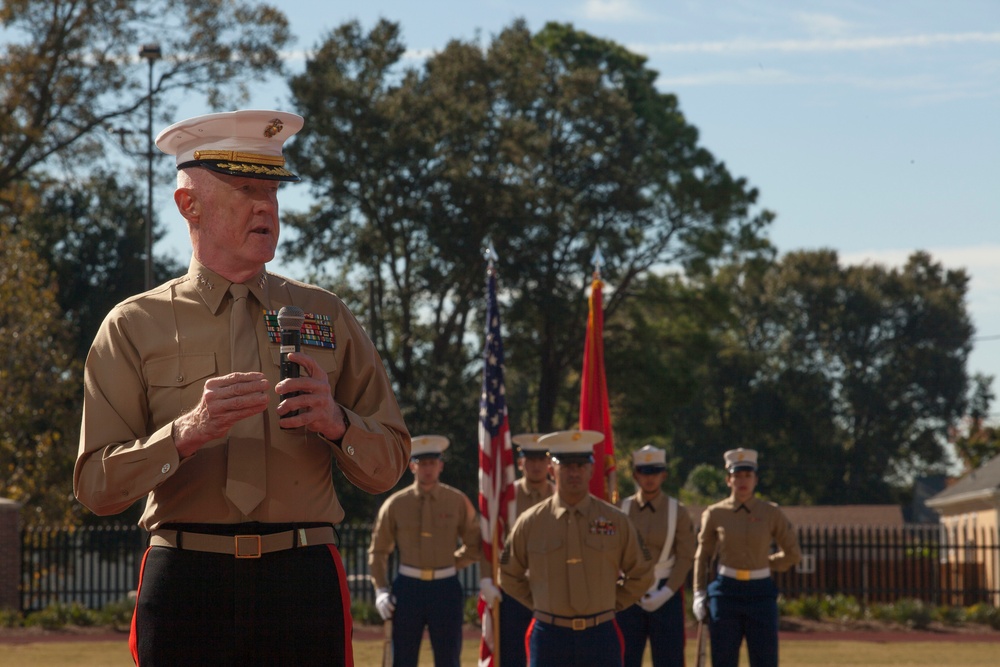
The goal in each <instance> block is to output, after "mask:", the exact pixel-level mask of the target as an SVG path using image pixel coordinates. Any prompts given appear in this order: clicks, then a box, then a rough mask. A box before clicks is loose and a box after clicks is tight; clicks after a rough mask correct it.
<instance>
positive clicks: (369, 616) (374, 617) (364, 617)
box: [351, 600, 385, 625]
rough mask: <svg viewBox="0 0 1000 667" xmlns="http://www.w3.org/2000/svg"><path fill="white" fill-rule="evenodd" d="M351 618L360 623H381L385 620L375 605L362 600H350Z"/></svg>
mask: <svg viewBox="0 0 1000 667" xmlns="http://www.w3.org/2000/svg"><path fill="white" fill-rule="evenodd" d="M351 618H352V619H354V622H355V623H358V624H360V625H382V624H383V623H384V622H385V621H383V620H382V617H381V616H380V615H379V613H378V609H376V608H375V605H374V604H372V603H370V602H365V601H364V600H352V601H351Z"/></svg>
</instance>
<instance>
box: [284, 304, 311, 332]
mask: <svg viewBox="0 0 1000 667" xmlns="http://www.w3.org/2000/svg"><path fill="white" fill-rule="evenodd" d="M305 321H306V314H305V313H304V312H302V309H301V308H299V307H298V306H283V307H282V308H281V310H279V311H278V326H279V327H280V328H282V329H293V330H295V331H301V329H302V323H303V322H305Z"/></svg>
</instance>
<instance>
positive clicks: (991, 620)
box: [965, 602, 1000, 630]
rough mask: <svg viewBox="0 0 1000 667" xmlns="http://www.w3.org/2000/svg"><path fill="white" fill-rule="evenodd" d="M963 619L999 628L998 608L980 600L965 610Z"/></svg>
mask: <svg viewBox="0 0 1000 667" xmlns="http://www.w3.org/2000/svg"><path fill="white" fill-rule="evenodd" d="M965 620H966V621H969V622H970V623H981V624H983V625H988V626H990V627H991V628H993V629H994V630H1000V609H998V608H996V607H993V606H990V605H988V604H983V603H981V602H980V603H978V604H974V605H972V606H971V607H969V608H967V609H966V610H965Z"/></svg>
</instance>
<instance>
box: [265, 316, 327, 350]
mask: <svg viewBox="0 0 1000 667" xmlns="http://www.w3.org/2000/svg"><path fill="white" fill-rule="evenodd" d="M264 325H265V326H266V327H267V337H268V338H270V339H271V342H272V343H275V344H280V343H281V327H279V326H278V311H276V310H265V311H264ZM301 337H302V344H303V345H312V346H313V347H325V348H327V349H329V350H335V349H337V337H336V335H334V333H333V318H331V317H330V316H329V315H319V314H317V313H306V314H305V320H304V321H303V322H302V332H301Z"/></svg>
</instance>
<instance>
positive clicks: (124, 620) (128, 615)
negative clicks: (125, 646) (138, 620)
mask: <svg viewBox="0 0 1000 667" xmlns="http://www.w3.org/2000/svg"><path fill="white" fill-rule="evenodd" d="M134 611H135V600H132V599H129V598H125V599H123V600H119V601H118V602H109V603H108V604H106V605H104V606H103V607H102V608H101V610H100V611H99V612H98V614H97V622H98V624H99V625H102V626H110V627H113V628H128V627H129V626H130V625H131V624H132V613H133V612H134Z"/></svg>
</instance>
